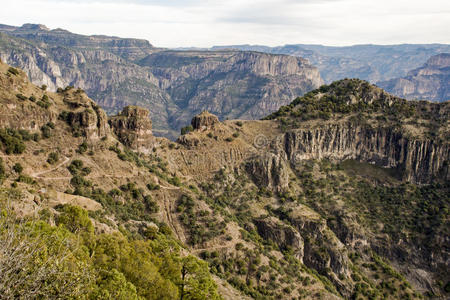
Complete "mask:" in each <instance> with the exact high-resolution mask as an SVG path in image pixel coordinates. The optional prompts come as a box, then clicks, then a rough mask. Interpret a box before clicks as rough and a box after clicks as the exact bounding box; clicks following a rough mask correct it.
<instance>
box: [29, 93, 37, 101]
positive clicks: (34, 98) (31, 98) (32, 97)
mask: <svg viewBox="0 0 450 300" xmlns="http://www.w3.org/2000/svg"><path fill="white" fill-rule="evenodd" d="M28 100H30V101H31V102H36V97H35V96H33V95H32V96H30V98H28Z"/></svg>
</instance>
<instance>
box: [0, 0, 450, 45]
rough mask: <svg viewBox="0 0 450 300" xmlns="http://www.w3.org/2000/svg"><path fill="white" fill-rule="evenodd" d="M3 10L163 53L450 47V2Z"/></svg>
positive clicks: (151, 3)
mask: <svg viewBox="0 0 450 300" xmlns="http://www.w3.org/2000/svg"><path fill="white" fill-rule="evenodd" d="M3 2H4V3H2V10H1V11H0V20H1V21H0V23H3V24H8V25H15V26H21V25H22V24H24V23H39V24H45V25H46V26H48V27H49V28H51V29H55V28H63V29H67V30H69V31H71V32H74V33H79V34H86V35H93V34H104V35H113V36H120V37H133V38H143V39H146V40H148V41H149V42H150V43H152V44H153V45H155V46H157V47H210V46H213V45H236V44H258V45H268V46H277V45H284V44H300V43H304V44H323V45H335V46H344V45H354V44H401V43H420V44H421V43H445V44H448V43H450V1H448V0H430V1H420V0H410V1H406V0H378V1H374V0H368V1H361V0H278V1H277V0H229V1H219V0H206V1H200V0H184V1H183V0H173V1H171V0H166V1H164V0H94V1H89V0H77V1H76V2H73V1H70V0H34V1H33V0H14V1H3Z"/></svg>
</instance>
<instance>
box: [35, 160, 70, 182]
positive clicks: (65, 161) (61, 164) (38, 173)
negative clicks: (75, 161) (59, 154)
mask: <svg viewBox="0 0 450 300" xmlns="http://www.w3.org/2000/svg"><path fill="white" fill-rule="evenodd" d="M69 160H70V158H68V157H66V158H65V159H64V161H63V162H61V163H59V164H57V165H56V166H55V167H53V168H51V169H50V170H45V171H42V172H37V173H33V174H31V175H30V176H31V177H36V178H39V177H40V176H41V175H44V174H47V173H50V172H53V171H55V170H56V169H59V168H60V167H61V166H63V165H64V164H66V163H67V162H69Z"/></svg>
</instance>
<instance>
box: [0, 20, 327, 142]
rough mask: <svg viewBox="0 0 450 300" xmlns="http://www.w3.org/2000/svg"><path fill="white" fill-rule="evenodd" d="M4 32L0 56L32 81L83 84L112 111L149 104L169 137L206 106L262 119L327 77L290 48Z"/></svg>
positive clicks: (158, 130) (27, 29)
mask: <svg viewBox="0 0 450 300" xmlns="http://www.w3.org/2000/svg"><path fill="white" fill-rule="evenodd" d="M0 32H2V33H0V40H1V41H3V42H2V43H0V58H1V59H2V60H3V61H5V62H7V63H9V64H11V65H14V66H18V67H20V68H22V69H24V70H25V71H26V72H27V73H28V76H29V78H30V79H31V80H32V82H33V83H35V84H38V85H42V84H45V85H47V86H48V88H49V89H50V90H53V91H55V90H56V89H57V88H58V87H65V86H68V85H72V86H75V87H79V88H82V89H84V90H86V92H87V94H88V95H89V96H90V97H91V98H93V99H95V100H96V102H97V103H98V104H99V105H101V106H102V107H103V108H104V109H105V110H106V111H107V113H109V114H116V113H118V112H120V110H121V109H122V108H123V107H125V106H127V105H139V106H142V107H146V108H148V109H149V110H150V115H151V118H152V120H153V127H154V128H153V131H154V133H155V134H156V135H164V136H167V137H171V138H174V137H176V136H178V133H179V129H180V128H181V127H183V126H185V125H186V124H187V123H188V122H189V120H190V119H191V118H192V117H193V116H194V115H196V114H198V113H200V112H201V111H202V110H204V109H207V110H209V111H211V112H213V113H214V114H216V115H218V117H219V118H220V119H227V118H243V119H259V118H262V117H264V116H265V115H267V114H268V113H270V112H273V111H275V110H277V109H278V108H279V107H280V106H281V105H285V104H287V103H289V101H291V99H292V98H294V97H296V96H298V95H302V94H304V93H305V92H307V91H309V90H311V89H313V88H317V87H318V86H320V85H321V84H322V80H321V78H320V75H319V73H318V71H317V69H316V68H314V67H313V66H311V65H310V64H309V63H308V62H307V61H306V60H304V59H301V58H294V57H289V56H285V55H272V54H264V53H256V52H240V51H217V52H215V51H214V52H202V51H200V52H199V51H186V52H183V51H162V49H156V48H154V47H153V46H152V45H150V44H149V43H148V42H147V41H143V40H136V39H120V38H115V37H107V36H83V35H77V34H73V33H70V32H68V31H66V30H62V29H55V30H49V29H48V28H46V27H43V26H41V25H33V24H25V25H24V26H22V27H11V26H2V27H0Z"/></svg>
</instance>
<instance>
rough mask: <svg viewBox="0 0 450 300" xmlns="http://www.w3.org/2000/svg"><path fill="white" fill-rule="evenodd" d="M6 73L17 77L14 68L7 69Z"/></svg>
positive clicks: (17, 72) (17, 71)
mask: <svg viewBox="0 0 450 300" xmlns="http://www.w3.org/2000/svg"><path fill="white" fill-rule="evenodd" d="M8 73H9V74H12V75H15V76H17V75H19V70H17V69H16V68H13V67H9V68H8Z"/></svg>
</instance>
